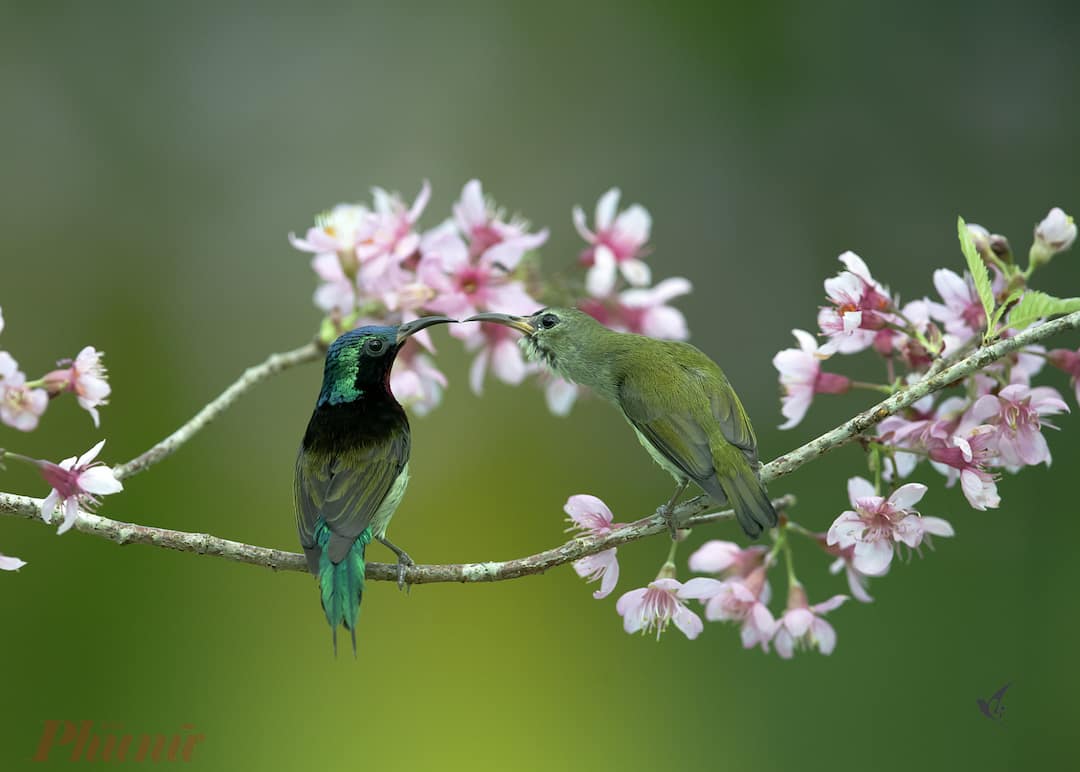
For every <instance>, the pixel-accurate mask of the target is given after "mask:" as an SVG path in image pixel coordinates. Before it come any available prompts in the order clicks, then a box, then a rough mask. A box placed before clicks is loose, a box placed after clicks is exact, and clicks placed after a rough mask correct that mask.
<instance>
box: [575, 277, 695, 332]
mask: <svg viewBox="0 0 1080 772" xmlns="http://www.w3.org/2000/svg"><path fill="white" fill-rule="evenodd" d="M691 289H692V285H691V284H690V281H689V280H687V279H684V278H682V277H681V276H677V277H674V278H671V279H664V281H662V282H660V283H659V284H657V285H656V286H655V287H649V288H642V289H628V290H623V291H622V292H620V293H619V294H618V295H614V296H611V297H608V298H586V299H585V300H584V301H582V302H581V303H580V304H579V308H581V310H582V311H584V312H585V313H587V314H589V315H590V316H592V317H593V318H595V319H596V320H598V321H599V322H600V323H601V324H604V325H605V326H607V327H610V328H611V329H613V330H618V331H619V332H634V333H637V334H639V335H648V336H649V337H650V338H661V339H663V340H686V339H687V338H689V337H690V331H689V329H687V326H686V317H685V316H683V313H682V311H680V310H679V309H677V308H675V307H673V306H669V305H667V303H668V302H669V301H671V300H673V299H675V298H677V297H680V296H682V295H686V294H687V293H689V292H690V290H691Z"/></svg>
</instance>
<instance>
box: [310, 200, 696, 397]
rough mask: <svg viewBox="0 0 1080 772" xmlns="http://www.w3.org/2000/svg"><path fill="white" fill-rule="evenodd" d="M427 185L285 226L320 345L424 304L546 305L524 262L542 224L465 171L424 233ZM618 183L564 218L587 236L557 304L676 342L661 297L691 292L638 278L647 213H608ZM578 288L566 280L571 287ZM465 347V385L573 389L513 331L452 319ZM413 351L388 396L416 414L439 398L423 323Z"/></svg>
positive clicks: (407, 315) (517, 310)
mask: <svg viewBox="0 0 1080 772" xmlns="http://www.w3.org/2000/svg"><path fill="white" fill-rule="evenodd" d="M430 193H431V191H430V187H429V185H428V184H427V183H426V182H425V183H424V185H423V187H422V189H421V191H420V193H419V195H417V197H416V199H415V200H414V201H413V202H412V204H411V205H408V204H406V202H405V201H404V200H403V199H402V198H401V196H399V195H397V194H391V193H387V192H386V191H385V190H382V189H381V188H375V189H374V191H373V202H372V204H371V205H370V206H369V205H367V204H339V205H337V206H335V207H334V208H333V209H331V210H329V211H328V212H325V213H323V214H321V215H319V216H318V217H317V218H316V221H315V225H314V226H313V227H311V228H309V229H308V230H307V232H306V233H305V234H304V236H303V237H298V236H296V235H295V234H290V236H289V239H290V241H291V243H292V245H293V246H294V247H296V248H297V249H299V250H300V251H302V252H307V253H310V254H311V255H312V258H311V266H312V269H313V270H314V272H315V274H316V276H317V277H318V280H319V284H318V286H317V288H316V290H315V296H314V300H315V305H316V306H318V307H319V308H320V309H321V310H323V311H324V312H326V313H327V314H328V317H327V322H326V324H325V325H324V336H325V337H326V338H327V342H329V339H330V338H331V337H334V336H336V335H338V334H340V333H341V332H343V331H344V330H346V329H348V328H350V327H354V326H359V325H362V324H372V323H382V324H400V323H402V322H407V321H409V320H411V319H414V318H416V317H417V316H421V315H424V314H429V313H438V314H446V315H448V316H452V317H456V318H464V317H467V316H471V315H473V314H476V313H479V312H482V311H497V312H500V313H509V314H522V315H524V314H531V313H533V312H535V311H536V310H538V309H539V308H541V307H542V306H543V305H545V303H547V304H551V305H554V304H555V303H554V297H555V293H554V292H553V290H552V289H551V286H552V284H551V283H548V282H545V281H544V280H543V278H542V277H541V276H540V274H539V272H538V271H537V270H536V265H537V258H536V252H535V250H537V249H538V248H539V247H541V246H542V245H543V244H544V243H545V242H546V241H547V238H548V231H547V230H546V229H543V230H535V231H534V230H533V229H532V227H531V226H530V225H529V223H528V222H527V221H526V220H525V219H523V218H521V217H518V216H507V214H506V213H505V211H504V210H503V209H501V208H500V207H498V206H497V205H496V204H495V203H494V202H492V201H491V200H490V199H489V198H488V197H486V196H485V195H484V191H483V188H482V186H481V184H480V182H479V181H478V180H470V181H469V182H467V183H466V184H465V186H464V188H463V189H462V191H461V195H460V197H459V198H458V200H457V201H456V202H455V203H454V205H453V206H452V209H451V212H452V214H451V216H450V217H449V218H447V219H445V220H443V221H442V222H441V223H439V224H438V225H435V226H434V227H433V228H431V229H429V230H422V229H421V228H420V226H419V221H420V218H421V216H422V215H423V214H424V211H425V209H426V208H427V203H428V200H429V198H430ZM618 202H619V191H618V190H617V189H614V188H613V189H611V190H609V191H608V192H607V193H605V194H604V195H603V196H602V197H601V199H600V202H599V203H598V204H597V207H596V216H595V218H594V223H593V227H592V228H591V229H590V227H589V225H588V223H587V219H586V217H585V214H584V212H583V211H582V210H581V208H580V207H574V209H573V223H574V226H575V227H576V228H577V230H578V232H579V233H580V234H581V236H582V237H583V238H584V239H585V241H586V242H587V243H588V247H587V249H586V250H585V251H584V252H583V253H582V256H581V265H582V266H583V267H584V268H586V269H587V270H586V271H585V275H584V278H583V280H579V281H575V280H573V279H571V280H569V281H568V282H560V283H559V285H560V293H559V295H558V300H559V301H560V303H565V302H568V301H567V298H566V297H565V296H564V287H563V285H564V284H565V285H567V286H569V287H571V290H570V294H571V297H570V300H569V302H571V303H572V304H574V305H576V306H577V307H579V308H581V309H582V310H583V311H586V312H587V313H589V314H591V315H593V316H595V317H596V318H597V319H599V320H600V321H602V322H603V323H604V324H606V325H608V326H610V327H612V328H614V329H619V330H625V331H630V332H638V333H643V334H645V335H651V336H653V337H659V338H669V339H673V340H684V339H686V338H687V337H688V336H689V331H688V329H687V324H686V319H685V317H684V316H683V315H682V313H681V312H680V311H678V310H677V309H676V308H674V307H673V306H671V305H670V302H671V301H672V300H674V299H675V298H677V297H680V296H682V295H685V294H687V293H688V292H690V290H691V285H690V282H689V281H687V280H686V279H683V278H679V277H676V278H670V279H666V280H664V281H661V282H659V283H658V284H656V285H655V286H649V284H650V282H651V270H650V269H649V267H648V265H647V264H646V263H645V262H644V260H643V258H644V257H645V256H646V255H647V254H648V247H647V244H648V240H649V235H650V230H651V218H650V216H649V213H648V211H647V210H646V209H645V208H644V207H642V206H641V205H640V204H634V205H632V206H630V207H628V208H627V209H626V210H624V211H621V212H620V211H619V208H618ZM574 288H578V289H576V290H575V289H574ZM450 334H451V335H453V336H454V337H457V338H459V339H460V340H461V341H462V342H463V344H464V346H465V349H466V351H468V352H469V353H470V354H471V355H472V363H471V365H470V368H469V385H470V387H471V388H472V390H473V391H474V392H475V393H476V394H480V393H482V391H483V388H484V381H485V379H486V378H487V376H488V374H489V373H490V374H491V375H493V376H494V377H495V378H497V379H498V380H500V381H502V382H504V383H508V384H512V385H517V384H520V383H522V382H523V381H525V380H526V379H527V378H529V377H530V376H535V377H537V378H538V379H539V380H540V381H541V382H542V383H543V384H544V387H545V392H546V397H547V402H548V406H549V407H550V408H551V410H552V412H554V413H556V414H560V415H564V414H566V413H568V412H569V411H570V409H571V407H572V406H573V404H574V401H575V399H576V397H577V394H578V392H577V387H576V386H575V385H573V384H570V383H567V382H565V381H563V380H561V379H559V378H556V377H554V376H552V375H550V374H548V373H544V372H541V370H540V367H539V366H538V365H537V364H535V363H530V362H526V361H525V358H524V357H523V355H522V352H521V350H520V349H519V347H518V345H517V337H518V336H517V334H516V333H514V332H513V331H512V330H509V329H507V328H505V327H501V326H498V325H461V326H454V327H452V328H451V329H450ZM417 339H418V341H419V342H420V344H421V346H422V347H423V349H424V350H423V351H417V350H415V349H410V350H406V351H405V352H403V353H402V355H401V356H399V357H398V359H397V361H396V362H395V365H394V369H393V371H392V373H391V381H390V387H391V389H392V390H393V392H394V394H395V395H396V396H397V398H398V400H399V401H401V402H402V403H403V404H405V405H407V406H409V407H411V408H412V409H413V410H415V411H416V412H418V413H421V414H422V413H425V412H427V411H430V410H431V409H433V408H434V407H436V406H437V405H438V404H439V401H440V399H441V396H442V391H443V389H444V388H445V387H446V385H447V382H446V377H445V376H444V375H443V373H442V372H441V371H440V370H439V369H438V367H437V366H436V365H435V363H434V360H433V359H432V357H431V354H433V353H434V347H433V346H432V345H431V340H430V338H429V337H428V334H427V333H426V332H421V333H419V334H418V335H417Z"/></svg>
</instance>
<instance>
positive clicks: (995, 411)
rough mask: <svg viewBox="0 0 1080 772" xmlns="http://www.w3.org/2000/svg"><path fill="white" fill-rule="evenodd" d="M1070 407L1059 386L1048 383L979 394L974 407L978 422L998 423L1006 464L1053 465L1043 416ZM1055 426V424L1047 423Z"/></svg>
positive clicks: (1018, 386)
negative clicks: (1042, 429)
mask: <svg viewBox="0 0 1080 772" xmlns="http://www.w3.org/2000/svg"><path fill="white" fill-rule="evenodd" d="M1068 410H1069V408H1068V406H1067V405H1066V404H1065V402H1064V400H1062V399H1061V395H1060V394H1059V393H1058V392H1057V390H1056V389H1052V388H1050V387H1049V386H1040V387H1037V388H1034V389H1032V388H1030V387H1028V386H1024V385H1023V384H1019V383H1015V384H1012V385H1011V386H1006V387H1005V388H1004V389H1002V390H1001V392H1000V393H998V394H997V395H996V396H995V395H993V394H987V395H985V396H982V397H979V399H978V401H976V402H975V405H974V406H973V407H972V409H971V417H972V420H974V421H975V422H976V423H982V424H989V425H991V426H996V427H997V429H998V432H997V437H996V439H997V451H998V454H999V455H1000V456H1001V462H1002V463H1003V464H1004V465H1005V466H1006V467H1011V468H1018V467H1021V466H1023V465H1025V464H1028V465H1031V466H1034V465H1035V464H1042V463H1045V464H1046V465H1047V466H1049V465H1050V448H1049V446H1048V445H1047V444H1046V438H1045V437H1043V436H1042V433H1041V431H1040V430H1041V428H1042V424H1043V423H1044V422H1043V421H1042V420H1041V417H1042V416H1047V415H1056V414H1058V413H1060V412H1062V411H1065V412H1068ZM1046 425H1047V426H1050V427H1051V428H1056V427H1053V425H1052V424H1050V423H1046Z"/></svg>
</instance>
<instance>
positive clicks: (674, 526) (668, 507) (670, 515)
mask: <svg viewBox="0 0 1080 772" xmlns="http://www.w3.org/2000/svg"><path fill="white" fill-rule="evenodd" d="M689 484H690V480H688V479H686V478H685V477H684V478H683V479H682V480H680V481H679V485H678V486H677V487H676V488H675V492H674V493H673V494H671V498H670V499H668V503H667V504H665V505H664V506H662V507H660V508H659V509H658V510H656V514H658V515H660V517H662V518H664V523H666V524H667V527H668V532H669V533H670V534H671V540H672V541H675V540H677V539H678V535H679V524H678V523H677V522H675V502H677V501H678V500H679V497H680V496H682V495H683V491H685V490H686V486H687V485H689Z"/></svg>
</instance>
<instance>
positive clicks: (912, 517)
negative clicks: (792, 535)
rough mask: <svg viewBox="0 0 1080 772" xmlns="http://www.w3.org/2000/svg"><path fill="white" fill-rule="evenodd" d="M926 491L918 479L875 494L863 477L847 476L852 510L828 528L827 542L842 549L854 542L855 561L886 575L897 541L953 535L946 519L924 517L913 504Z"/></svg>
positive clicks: (874, 573)
mask: <svg viewBox="0 0 1080 772" xmlns="http://www.w3.org/2000/svg"><path fill="white" fill-rule="evenodd" d="M925 493H926V486H925V485H920V484H919V483H908V484H906V485H901V486H900V487H899V488H897V489H896V491H894V492H893V494H892V495H891V496H889V498H887V499H886V498H884V497H882V496H878V495H875V493H874V486H873V485H871V484H870V482H869V481H868V480H865V479H863V478H862V477H852V478H851V479H850V480H848V498H849V499H850V501H851V506H852V508H853V509H852V510H847V511H845V512H843V513H842V514H841V515H840V517H838V518H836V521H835V522H834V523H833V524H832V526H831V527H830V528H829V533H828V535H827V536H826V543H827V544H829V545H830V546H833V545H836V546H838V547H840V549H846V548H847V547H850V546H854V548H855V549H854V553H853V556H852V561H851V562H852V565H853V566H854V567H855V569H856V570H858V571H859V572H860V573H863V574H866V575H867V576H883V575H884V574H885V573H886V572H887V571H888V570H889V564H890V563H891V562H892V558H893V551H894V544H895V542H903V543H904V544H907V545H908V546H909V547H911V548H915V547H918V546H919V545H920V544H921V543H922V541H923V538H924V537H925V535H926V534H928V533H930V534H936V535H939V536H952V535H953V530H952V526H950V525H949V524H948V523H947V522H945V521H944V520H941V519H940V518H936V517H925V518H924V517H922V516H921V515H920V514H919V513H918V512H916V511H915V510H914V509H912V508H911V507H913V506H914V505H915V504H916V503H917V502H918V501H919V499H921V498H922V497H923V495H924V494H925Z"/></svg>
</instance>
